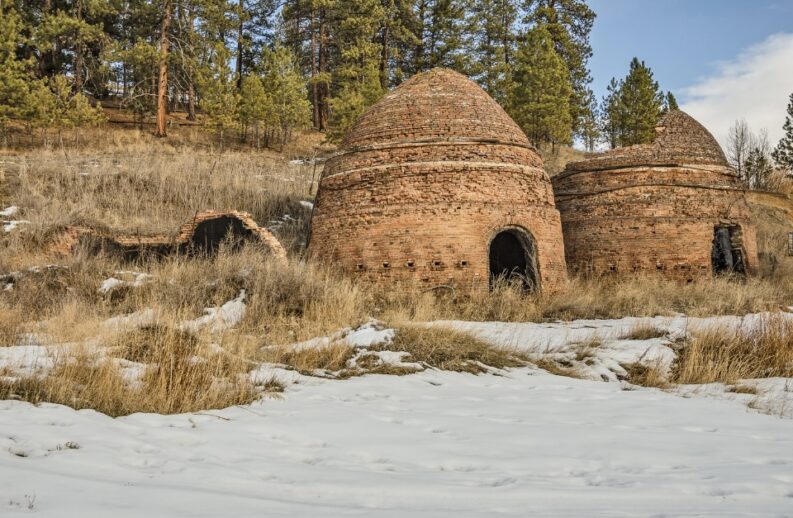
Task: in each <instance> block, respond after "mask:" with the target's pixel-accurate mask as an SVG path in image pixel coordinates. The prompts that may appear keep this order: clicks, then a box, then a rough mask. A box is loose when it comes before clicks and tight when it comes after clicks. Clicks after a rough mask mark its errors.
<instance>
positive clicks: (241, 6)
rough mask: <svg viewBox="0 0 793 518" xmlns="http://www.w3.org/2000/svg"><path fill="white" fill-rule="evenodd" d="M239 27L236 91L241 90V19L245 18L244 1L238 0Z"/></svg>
mask: <svg viewBox="0 0 793 518" xmlns="http://www.w3.org/2000/svg"><path fill="white" fill-rule="evenodd" d="M237 8H238V11H239V13H238V16H239V22H240V23H239V26H238V27H237V90H242V37H243V34H242V32H243V29H244V27H243V17H244V16H245V0H239V4H238V7H237Z"/></svg>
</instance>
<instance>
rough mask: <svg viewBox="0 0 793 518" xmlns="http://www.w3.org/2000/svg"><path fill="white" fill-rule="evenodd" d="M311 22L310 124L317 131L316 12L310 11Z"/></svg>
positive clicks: (318, 116)
mask: <svg viewBox="0 0 793 518" xmlns="http://www.w3.org/2000/svg"><path fill="white" fill-rule="evenodd" d="M310 16H311V20H310V22H309V31H311V106H312V108H313V109H314V111H313V116H312V122H313V123H314V129H316V130H318V129H319V126H320V124H319V118H320V114H319V85H318V84H317V81H316V77H317V30H316V27H315V26H314V22H315V20H316V11H315V10H314V9H312V10H311V15H310Z"/></svg>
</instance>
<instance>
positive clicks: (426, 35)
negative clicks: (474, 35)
mask: <svg viewBox="0 0 793 518" xmlns="http://www.w3.org/2000/svg"><path fill="white" fill-rule="evenodd" d="M468 1H469V0H418V1H417V2H416V4H415V13H416V19H417V31H416V36H417V37H418V39H419V43H418V45H417V46H416V48H415V50H414V66H413V70H412V72H413V73H418V72H423V71H426V70H429V69H431V68H434V67H447V68H451V69H453V70H457V71H458V72H462V73H464V74H467V73H468V71H469V68H470V64H471V61H470V55H469V54H468V49H469V48H470V41H468V40H469V38H468V37H467V35H466V30H465V28H466V23H465V18H466V14H467V7H468Z"/></svg>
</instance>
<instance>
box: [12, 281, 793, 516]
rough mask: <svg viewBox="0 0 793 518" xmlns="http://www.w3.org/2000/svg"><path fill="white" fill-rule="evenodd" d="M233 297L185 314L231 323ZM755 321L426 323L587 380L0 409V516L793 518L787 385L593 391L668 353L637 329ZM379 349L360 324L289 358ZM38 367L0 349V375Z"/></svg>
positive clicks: (35, 348) (376, 329)
mask: <svg viewBox="0 0 793 518" xmlns="http://www.w3.org/2000/svg"><path fill="white" fill-rule="evenodd" d="M244 296H245V294H244V293H240V296H239V297H237V298H236V299H233V300H232V301H229V302H227V303H226V304H224V305H223V306H221V307H219V308H211V309H212V311H207V314H206V315H205V316H204V317H201V318H200V319H197V320H201V324H200V325H205V326H216V325H219V326H226V325H234V324H233V323H232V322H235V318H236V317H235V315H236V316H239V317H240V318H241V312H244V308H245V304H244ZM224 308H225V309H224ZM117 318H125V319H127V320H118V321H114V322H113V323H112V325H121V326H126V325H132V326H134V325H137V324H139V323H140V322H141V321H144V320H145V321H150V320H152V319H156V318H157V317H156V313H154V312H153V310H152V313H151V314H145V315H144V314H133V315H127V316H125V317H117ZM759 318H761V316H748V317H744V318H738V317H716V318H709V319H685V318H684V317H674V318H656V319H630V318H627V319H620V320H603V321H597V320H581V321H574V322H568V323H551V324H512V323H492V322H491V323H476V322H442V323H436V324H434V325H451V326H453V327H455V328H458V329H461V330H466V331H468V332H472V333H474V334H476V335H477V336H480V337H481V338H483V339H485V340H489V341H491V342H493V343H495V344H497V345H504V346H511V347H518V348H521V349H523V350H526V351H528V352H531V353H537V354H540V353H542V354H549V355H560V357H573V356H574V355H575V354H576V352H577V351H580V348H581V347H582V344H584V345H583V347H586V346H587V344H591V343H592V339H593V337H597V339H598V341H599V345H597V346H596V347H592V346H591V345H590V347H591V348H592V350H593V351H594V353H592V354H593V356H589V359H590V360H591V362H590V363H587V364H582V365H586V366H587V367H588V368H589V369H590V370H589V371H587V372H586V373H587V375H588V376H589V377H590V378H592V379H588V380H579V379H573V378H566V377H560V376H553V375H550V374H548V373H546V372H544V371H542V370H539V369H533V368H521V369H513V370H509V371H499V372H496V373H494V374H488V375H480V376H474V375H470V374H461V373H452V372H441V371H434V370H426V371H424V372H420V373H418V374H413V375H409V376H377V375H369V376H363V377H359V378H352V379H349V380H344V381H338V380H328V379H320V378H315V377H306V376H301V375H300V374H298V373H296V372H294V371H285V370H284V369H281V368H279V367H277V366H272V365H263V366H262V367H261V368H259V369H257V370H256V371H254V372H253V373H252V374H251V376H252V377H254V378H256V379H261V380H267V379H269V378H271V377H273V376H276V377H278V378H279V379H280V380H281V381H283V382H285V383H287V384H288V386H287V389H286V391H285V393H284V394H283V397H282V398H280V399H265V400H262V401H259V402H257V403H254V404H252V405H248V406H244V407H233V408H228V409H224V410H211V411H205V412H197V413H192V414H182V415H176V416H160V415H153V414H135V415H132V416H127V417H122V418H117V419H112V418H109V417H107V416H104V415H101V414H98V413H96V412H94V411H90V410H81V411H75V410H72V409H70V408H67V407H63V406H58V405H51V404H43V405H40V406H39V407H34V406H32V405H29V404H27V403H23V402H18V401H0V516H6V515H10V516H12V515H17V514H20V515H22V514H25V513H29V512H35V513H37V514H38V515H41V516H57V517H69V516H80V517H88V518H91V517H93V516H96V517H104V516H113V517H125V516H129V517H138V516H149V517H158V516H168V517H172V516H185V517H187V516H189V517H191V518H192V517H202V516H229V515H234V516H240V517H245V516H285V515H288V516H323V517H325V516H406V515H411V516H427V517H430V516H431V517H436V516H440V517H443V516H450V517H451V516H454V517H457V516H499V515H501V516H719V517H723V516H793V420H791V419H784V418H780V417H779V416H791V417H793V380H790V379H779V378H775V379H767V380H747V381H745V382H743V383H742V384H745V385H747V386H751V387H755V388H756V390H757V394H751V393H743V392H741V393H734V392H729V391H728V388H727V387H725V386H724V385H722V384H710V385H698V386H683V387H680V388H678V389H677V390H676V392H674V393H671V392H664V391H660V390H656V389H643V388H638V387H632V386H628V385H626V384H624V383H603V382H602V381H599V380H605V379H608V380H609V381H616V374H618V372H619V369H620V367H619V364H620V363H626V362H631V361H667V360H669V354H672V355H673V354H674V352H673V351H672V349H670V348H669V347H668V344H669V338H653V339H649V340H626V339H624V338H622V337H624V336H625V335H626V334H628V332H629V331H631V330H632V329H634V328H635V327H636V326H638V325H639V324H644V325H648V324H651V325H653V326H656V327H658V328H659V329H662V330H664V331H666V332H667V334H668V335H667V336H669V337H671V338H674V337H675V336H678V335H680V334H682V333H684V332H686V330H689V331H690V330H691V329H694V328H704V327H706V326H711V325H719V326H744V325H754V323H755V322H757V321H758V319H759ZM193 322H195V321H193ZM108 325H111V324H108ZM392 337H393V330H389V329H382V328H381V327H380V326H378V324H377V323H376V322H369V323H367V324H365V325H364V326H362V327H360V328H358V329H354V330H353V329H345V330H341V331H339V332H338V333H336V334H334V335H332V336H330V337H325V338H319V339H315V340H312V341H308V342H303V343H301V344H295V345H293V347H296V348H306V347H323V346H327V345H329V344H331V343H336V342H339V341H344V342H346V343H348V344H350V345H353V346H354V347H359V348H367V347H369V346H371V345H373V344H376V343H380V342H383V341H387V340H390V339H391V338H392ZM46 354H47V349H46V348H42V347H40V346H39V345H36V344H32V345H26V346H20V347H7V348H3V347H0V368H2V367H4V366H5V367H8V366H10V365H11V364H12V363H16V364H17V365H19V366H25V367H27V369H29V370H34V369H36V368H41V367H42V366H44V364H42V363H41V362H42V361H43V356H44V355H46ZM378 354H379V355H381V361H383V362H385V363H394V364H402V362H403V361H404V360H405V358H404V355H403V353H399V352H379V353H378ZM648 358H649V360H648ZM404 365H410V364H404ZM126 367H128V368H129V370H130V377H131V378H134V377H135V369H136V368H139V365H138V364H134V365H133V364H130V365H128V366H126ZM420 367H421V366H420V365H416V368H420ZM596 380H597V381H596Z"/></svg>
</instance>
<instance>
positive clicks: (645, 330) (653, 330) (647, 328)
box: [620, 322, 667, 340]
mask: <svg viewBox="0 0 793 518" xmlns="http://www.w3.org/2000/svg"><path fill="white" fill-rule="evenodd" d="M666 334H667V333H666V331H664V330H663V329H659V328H657V327H656V326H654V325H653V324H652V323H650V322H637V323H636V324H635V325H634V326H633V327H632V328H631V329H630V330H629V331H628V332H627V333H625V334H624V335H623V336H621V337H620V338H622V339H624V340H650V339H651V338H663V337H664V336H666Z"/></svg>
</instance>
